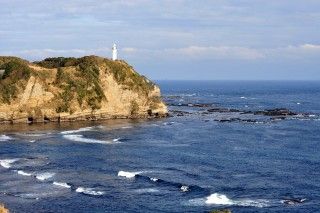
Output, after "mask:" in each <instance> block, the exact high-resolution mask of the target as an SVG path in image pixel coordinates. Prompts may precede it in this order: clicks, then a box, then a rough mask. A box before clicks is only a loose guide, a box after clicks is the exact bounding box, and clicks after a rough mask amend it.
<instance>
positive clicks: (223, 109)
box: [207, 108, 240, 113]
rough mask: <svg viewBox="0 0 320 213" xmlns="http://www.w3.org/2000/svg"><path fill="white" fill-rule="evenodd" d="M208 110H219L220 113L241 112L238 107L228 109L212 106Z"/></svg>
mask: <svg viewBox="0 0 320 213" xmlns="http://www.w3.org/2000/svg"><path fill="white" fill-rule="evenodd" d="M207 111H208V112H219V113H224V112H240V110H237V109H228V108H211V109H208V110H207Z"/></svg>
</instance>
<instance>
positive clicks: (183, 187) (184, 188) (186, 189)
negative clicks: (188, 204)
mask: <svg viewBox="0 0 320 213" xmlns="http://www.w3.org/2000/svg"><path fill="white" fill-rule="evenodd" d="M180 190H181V191H182V192H188V191H189V186H181V188H180Z"/></svg>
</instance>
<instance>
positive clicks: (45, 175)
mask: <svg viewBox="0 0 320 213" xmlns="http://www.w3.org/2000/svg"><path fill="white" fill-rule="evenodd" d="M54 175H55V173H51V172H45V173H41V174H37V175H36V178H37V179H38V180H41V181H45V180H48V179H50V178H52V177H53V176H54Z"/></svg>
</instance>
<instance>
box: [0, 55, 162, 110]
mask: <svg viewBox="0 0 320 213" xmlns="http://www.w3.org/2000/svg"><path fill="white" fill-rule="evenodd" d="M34 64H36V65H38V66H40V67H42V68H47V71H46V72H48V71H50V69H51V70H52V71H53V70H56V76H55V82H54V83H55V85H56V86H57V87H58V88H59V91H60V92H59V94H57V95H56V99H55V100H56V102H57V107H56V111H57V112H69V113H72V109H71V108H70V105H71V103H72V101H74V100H76V101H77V102H78V104H79V105H80V106H82V105H84V104H85V105H87V106H89V107H90V108H91V109H92V110H95V109H99V108H101V102H102V101H103V100H106V97H105V96H104V93H103V91H102V88H101V86H100V78H99V76H100V74H101V73H100V72H106V73H110V74H113V76H114V78H115V80H116V81H117V82H118V83H119V84H121V85H123V88H124V89H130V90H134V91H136V92H138V93H139V94H140V95H144V96H147V95H148V93H149V92H150V91H152V90H153V89H154V86H155V85H154V84H153V83H152V82H150V81H149V80H148V79H146V78H145V77H144V76H141V75H139V74H138V73H137V72H135V71H134V69H133V68H132V67H131V66H130V65H128V64H127V63H126V62H124V61H116V62H115V61H111V60H109V59H105V58H101V57H97V56H86V57H82V58H63V57H58V58H48V59H45V60H43V61H38V62H34ZM30 65H32V64H31V63H29V62H28V61H25V60H22V59H19V58H16V57H0V69H5V70H6V71H5V73H4V75H3V76H2V78H1V79H0V92H1V95H0V103H1V102H2V103H8V104H10V102H11V101H12V100H14V99H16V98H17V95H18V94H19V92H20V91H22V90H24V88H25V86H26V83H27V81H28V79H29V78H30V76H37V77H38V78H40V79H41V80H42V81H44V82H45V81H46V78H47V77H48V75H50V73H46V72H45V71H44V70H45V69H43V71H41V72H39V71H35V70H34V69H32V68H30ZM106 101H107V100H106ZM150 101H151V106H152V105H154V106H155V107H156V105H157V104H158V103H159V102H160V101H161V100H160V99H159V98H153V99H152V100H150ZM132 105H133V107H136V104H135V103H132ZM133 111H134V109H133ZM133 113H134V112H133Z"/></svg>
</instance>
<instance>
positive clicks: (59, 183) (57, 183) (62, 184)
mask: <svg viewBox="0 0 320 213" xmlns="http://www.w3.org/2000/svg"><path fill="white" fill-rule="evenodd" d="M52 184H53V185H56V186H60V187H64V188H68V189H70V188H71V186H70V185H69V184H67V183H63V182H53V183H52Z"/></svg>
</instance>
